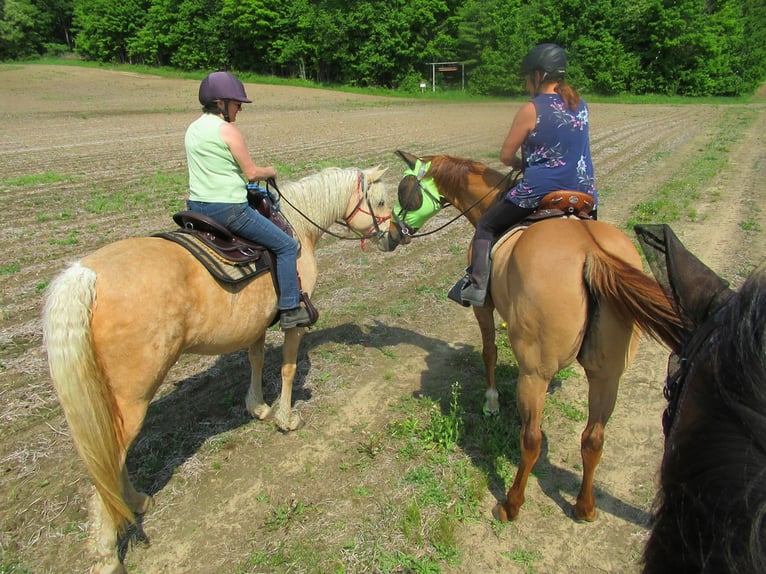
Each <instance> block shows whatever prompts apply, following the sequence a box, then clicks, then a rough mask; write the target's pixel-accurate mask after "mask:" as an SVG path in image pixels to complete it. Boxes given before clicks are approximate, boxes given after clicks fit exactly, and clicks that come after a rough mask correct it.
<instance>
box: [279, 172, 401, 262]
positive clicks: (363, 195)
mask: <svg viewBox="0 0 766 574" xmlns="http://www.w3.org/2000/svg"><path fill="white" fill-rule="evenodd" d="M364 180H365V177H364V172H362V171H361V170H360V171H359V173H358V174H357V192H358V193H359V200H358V201H357V203H356V205H355V206H354V208H353V209H352V210H351V213H349V214H348V215H346V216H344V217H343V219H342V220H337V221H336V222H337V223H338V224H340V225H342V226H343V227H345V228H347V229H349V230H351V225H350V223H351V220H352V219H354V217H356V216H357V215H358V214H359V213H363V214H365V215H369V216H370V217H372V225H371V226H370V228H369V229H368V230H367V231H366V232H365V233H363V234H360V233H357V232H355V231H353V230H351V231H352V232H353V233H355V234H356V237H350V236H347V235H338V234H337V233H333V232H332V231H330V230H329V229H327V228H325V227H322V226H321V225H319V224H318V223H316V222H315V221H314V220H312V219H311V218H310V217H309V216H308V215H306V214H305V213H303V212H302V211H301V210H300V209H298V208H297V207H296V206H295V205H294V204H293V203H291V202H290V200H289V199H287V198H286V197H285V196H283V195H282V192H281V191H280V190H279V187H278V186H277V182H276V180H274V178H269V179H268V180H266V187H267V188H268V187H273V188H274V189H275V190H276V192H277V195H278V197H279V198H280V199H283V200H284V202H285V203H286V204H287V205H289V206H290V207H292V208H293V209H294V210H295V211H296V212H297V213H298V214H299V215H300V216H301V217H303V219H305V220H306V221H308V222H309V223H310V224H311V225H313V226H314V227H316V228H317V229H319V230H321V231H322V233H327V234H328V235H331V236H332V237H335V238H336V239H342V240H345V241H356V240H358V239H360V238H361V240H362V248H363V249H364V240H365V239H368V238H370V237H379V236H381V235H383V233H384V231H383V230H382V229H381V228H380V225H381V224H382V223H384V222H386V221H388V220H389V219H390V218H391V216H390V215H389V216H387V217H378V216H376V215H375V212H374V210H373V208H372V202H371V201H370V197H369V195H368V193H367V191H368V190H367V189H365V186H364V184H365V181H364ZM364 203H366V204H367V209H368V210H369V211H365V210H364V209H363V207H362V205H363V204H364Z"/></svg>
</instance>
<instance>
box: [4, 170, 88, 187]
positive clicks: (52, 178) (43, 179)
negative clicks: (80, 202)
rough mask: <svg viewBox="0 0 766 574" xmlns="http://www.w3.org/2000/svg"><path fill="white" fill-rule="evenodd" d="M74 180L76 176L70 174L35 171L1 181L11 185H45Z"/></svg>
mask: <svg viewBox="0 0 766 574" xmlns="http://www.w3.org/2000/svg"><path fill="white" fill-rule="evenodd" d="M62 181H64V182H72V181H75V178H74V177H72V176H70V175H63V174H60V173H55V172H50V171H48V172H45V173H33V174H28V175H22V176H19V177H14V178H11V179H5V180H2V181H1V182H0V183H2V184H3V185H7V186H9V187H31V186H36V185H45V184H52V183H60V182H62Z"/></svg>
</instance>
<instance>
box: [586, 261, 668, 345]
mask: <svg viewBox="0 0 766 574" xmlns="http://www.w3.org/2000/svg"><path fill="white" fill-rule="evenodd" d="M583 275H584V279H585V283H586V285H587V286H588V288H589V290H590V292H591V295H592V296H593V297H594V298H595V299H596V300H597V301H600V302H606V303H608V304H609V305H610V306H611V307H612V308H613V309H614V310H615V311H616V312H617V313H618V315H620V316H621V317H622V318H623V319H625V320H626V321H634V322H635V323H637V324H638V326H639V328H640V329H641V330H642V331H644V332H645V333H648V334H649V335H651V336H652V337H653V338H654V339H656V340H658V341H659V342H661V343H664V344H665V345H667V346H668V347H670V348H671V349H673V348H676V346H677V345H678V343H679V341H680V333H681V327H682V323H681V318H680V317H679V316H678V313H677V312H676V310H675V308H674V307H673V305H672V304H671V302H670V300H669V299H668V297H667V296H666V295H665V292H664V291H663V290H662V288H661V287H660V285H659V284H658V283H657V282H656V281H655V280H654V279H653V278H652V277H650V276H649V275H647V274H645V273H644V272H643V271H642V270H640V269H636V268H635V267H633V266H632V265H630V264H628V263H626V262H625V261H623V260H622V259H619V258H617V257H615V256H613V255H610V254H608V253H606V252H605V251H603V250H602V249H600V248H599V249H596V250H593V251H591V252H590V253H588V255H587V256H586V258H585V267H584V269H583Z"/></svg>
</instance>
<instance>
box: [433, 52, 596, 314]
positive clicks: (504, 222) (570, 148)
mask: <svg viewBox="0 0 766 574" xmlns="http://www.w3.org/2000/svg"><path fill="white" fill-rule="evenodd" d="M566 59H567V58H566V53H565V52H564V49H563V48H562V47H561V46H557V45H556V44H538V45H537V46H535V47H534V48H532V49H531V50H530V51H529V53H527V55H526V56H525V57H524V60H523V61H522V63H521V72H522V74H523V76H524V78H525V81H526V88H527V91H528V92H529V95H530V96H531V97H532V100H531V101H529V102H527V103H525V104H524V105H522V106H521V108H519V110H518V111H517V112H516V115H515V116H514V118H513V123H512V124H511V129H510V130H509V131H508V135H507V136H506V138H505V141H504V142H503V145H502V147H501V148H500V161H502V162H503V163H504V164H505V165H507V166H510V167H511V168H513V169H518V170H522V171H523V177H522V179H521V180H520V181H519V182H518V183H517V184H516V185H514V186H513V187H512V188H511V189H509V190H508V192H507V193H506V194H505V195H504V196H503V198H502V199H501V200H500V201H498V202H497V203H496V204H495V205H493V206H492V207H490V208H489V209H488V210H487V211H486V212H484V214H483V215H482V216H481V217H480V218H479V221H478V222H477V224H476V233H475V234H474V236H473V242H472V245H471V264H470V265H469V266H468V267H467V268H466V273H465V276H464V277H463V278H461V279H460V280H459V281H458V282H457V283H456V284H455V286H454V287H453V288H452V289H450V291H449V294H448V296H449V298H450V299H452V300H453V301H457V302H458V303H460V304H462V305H464V306H466V307H467V306H468V305H474V306H477V307H481V306H483V305H484V299H485V298H486V295H487V286H488V284H489V276H490V251H491V249H492V245H493V243H494V242H495V240H496V239H497V238H499V237H500V236H501V235H502V234H503V233H504V232H505V231H506V230H507V229H509V228H510V227H511V226H513V225H515V224H516V223H519V222H521V221H523V220H524V219H525V218H526V217H527V216H528V215H530V214H531V213H532V212H533V211H534V210H535V208H536V207H537V206H538V205H539V203H540V200H542V198H543V197H544V196H545V195H547V194H548V193H550V192H552V191H558V190H573V191H580V192H584V193H587V194H589V195H591V196H592V197H593V206H594V207H593V211H592V212H591V217H592V218H593V219H595V218H596V213H597V208H598V194H597V193H596V183H595V178H594V175H593V161H592V160H591V157H590V131H589V125H588V119H589V118H588V106H587V105H586V103H585V101H584V100H583V99H582V98H580V95H579V94H578V93H577V92H576V91H575V89H574V88H573V87H572V86H570V85H569V84H568V83H567V82H566V80H565V75H566ZM517 153H520V157H519V156H518V155H517Z"/></svg>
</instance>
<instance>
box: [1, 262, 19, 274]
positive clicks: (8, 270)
mask: <svg viewBox="0 0 766 574" xmlns="http://www.w3.org/2000/svg"><path fill="white" fill-rule="evenodd" d="M19 271H21V265H19V264H18V263H10V264H8V265H3V266H2V267H0V275H13V274H14V273H18V272H19Z"/></svg>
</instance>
